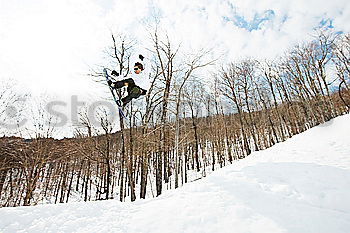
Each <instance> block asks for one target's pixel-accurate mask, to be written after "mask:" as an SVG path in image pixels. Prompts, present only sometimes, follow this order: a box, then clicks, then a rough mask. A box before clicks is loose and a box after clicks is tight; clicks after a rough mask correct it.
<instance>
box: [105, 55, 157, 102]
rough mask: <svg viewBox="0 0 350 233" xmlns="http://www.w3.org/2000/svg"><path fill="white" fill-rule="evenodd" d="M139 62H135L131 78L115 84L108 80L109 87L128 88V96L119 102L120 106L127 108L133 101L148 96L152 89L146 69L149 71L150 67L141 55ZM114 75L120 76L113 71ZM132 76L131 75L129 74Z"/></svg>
mask: <svg viewBox="0 0 350 233" xmlns="http://www.w3.org/2000/svg"><path fill="white" fill-rule="evenodd" d="M139 59H140V60H139V61H136V62H135V65H134V70H133V73H131V77H130V78H127V79H123V80H121V81H117V82H113V81H111V80H108V85H109V86H111V87H112V88H114V89H118V88H122V87H127V91H128V95H127V96H126V97H124V98H122V99H121V102H120V101H119V103H118V105H120V106H123V107H125V106H126V105H127V104H128V103H129V102H130V101H131V100H132V99H136V98H139V97H140V96H141V95H146V93H147V91H148V90H149V88H150V87H151V82H150V80H149V78H148V72H145V69H146V68H147V69H149V67H148V65H147V66H146V65H145V64H144V62H143V61H144V60H145V59H144V57H143V56H142V55H141V54H140V55H139ZM111 74H112V75H115V76H118V75H119V74H118V72H116V71H115V70H113V71H112V73H111ZM129 75H130V74H129Z"/></svg>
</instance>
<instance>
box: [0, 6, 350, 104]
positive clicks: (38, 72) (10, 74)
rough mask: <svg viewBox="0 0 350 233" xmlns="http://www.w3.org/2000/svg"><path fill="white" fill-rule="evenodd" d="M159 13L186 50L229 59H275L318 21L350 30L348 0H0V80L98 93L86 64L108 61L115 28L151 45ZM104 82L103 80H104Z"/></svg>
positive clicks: (35, 89) (32, 89) (44, 89)
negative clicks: (212, 51) (207, 49)
mask: <svg viewBox="0 0 350 233" xmlns="http://www.w3.org/2000/svg"><path fill="white" fill-rule="evenodd" d="M155 19H157V20H158V23H159V25H160V27H161V28H163V29H164V30H166V31H167V32H168V34H169V36H170V40H171V41H173V42H174V43H175V44H176V43H182V48H183V49H184V50H186V51H196V50H198V49H200V48H203V47H211V48H215V50H216V51H218V52H220V53H221V52H225V54H226V56H225V58H226V59H228V60H234V59H239V58H242V57H246V56H250V57H256V58H273V57H274V56H276V55H278V54H281V53H283V51H285V50H286V49H288V48H289V47H290V46H292V45H293V44H295V43H298V42H300V41H305V40H308V39H310V36H311V35H312V33H313V30H314V29H315V28H318V27H330V28H333V29H334V30H336V31H343V32H349V31H350V24H349V22H350V3H349V1H348V0H307V1H305V0H259V1H256V0H216V1H215V0H176V1H172V0H11V1H10V0H0V81H3V80H8V79H13V80H15V81H16V82H18V83H19V84H20V85H21V87H22V88H24V89H25V90H26V91H27V92H29V93H32V94H35V95H39V94H41V93H46V94H52V95H55V96H58V97H59V98H69V96H71V95H73V94H74V95H85V96H86V95H92V96H94V95H98V94H99V93H100V92H101V89H100V86H98V84H96V83H94V82H93V81H91V80H90V79H89V78H87V75H86V74H87V73H89V67H96V65H97V64H98V65H104V63H105V62H106V61H105V59H104V56H105V54H104V53H103V51H104V49H105V48H106V47H107V46H109V45H111V37H110V34H111V32H113V33H115V34H117V33H124V34H125V35H128V36H130V37H133V38H136V39H137V46H138V47H139V48H140V49H145V48H148V47H149V46H150V41H149V36H148V33H149V28H150V27H149V25H154V22H155ZM101 88H102V87H101Z"/></svg>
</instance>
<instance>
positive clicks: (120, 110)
mask: <svg viewBox="0 0 350 233" xmlns="http://www.w3.org/2000/svg"><path fill="white" fill-rule="evenodd" d="M103 73H104V76H105V78H106V82H107V85H108V81H109V80H110V78H109V74H108V71H107V69H106V68H104V69H103ZM108 87H109V90H110V91H111V93H112V96H113V99H114V102H115V103H116V105H117V106H118V111H119V116H122V117H123V118H125V119H127V118H126V116H125V114H124V112H123V109H122V106H121V105H120V100H119V101H118V99H117V97H116V96H115V93H114V90H113V88H112V87H111V86H109V85H108Z"/></svg>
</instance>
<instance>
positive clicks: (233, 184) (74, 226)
mask: <svg viewBox="0 0 350 233" xmlns="http://www.w3.org/2000/svg"><path fill="white" fill-rule="evenodd" d="M0 232H135V233H140V232H152V233H153V232H159V233H167V232H189V233H195V232H198V233H204V232H215V233H216V232H220V233H221V232H259V233H260V232H268V233H272V232H295V233H303V232H307V233H322V232H327V233H336V232H344V233H346V232H350V115H345V116H341V117H338V118H336V119H334V120H332V121H330V122H327V123H326V124H324V125H322V126H318V127H316V128H313V129H311V130H308V131H307V132H305V133H302V134H300V135H297V136H294V137H293V138H291V139H289V140H287V141H286V142H283V143H279V144H277V145H275V146H274V147H272V148H270V149H267V150H264V151H260V152H255V153H253V154H252V155H251V156H249V157H247V158H246V159H243V160H241V161H238V162H236V163H234V164H233V165H230V166H227V167H225V168H223V169H221V170H218V171H215V172H213V173H212V174H211V175H209V176H208V177H206V178H203V179H201V180H199V181H196V182H192V183H189V184H187V185H185V186H184V187H182V188H179V189H177V190H170V191H166V192H165V193H164V194H163V195H161V196H160V197H158V198H154V199H148V200H139V201H136V202H134V203H120V202H119V201H116V200H109V201H98V202H97V201H96V202H87V203H71V204H57V205H41V206H34V207H16V208H2V209H0Z"/></svg>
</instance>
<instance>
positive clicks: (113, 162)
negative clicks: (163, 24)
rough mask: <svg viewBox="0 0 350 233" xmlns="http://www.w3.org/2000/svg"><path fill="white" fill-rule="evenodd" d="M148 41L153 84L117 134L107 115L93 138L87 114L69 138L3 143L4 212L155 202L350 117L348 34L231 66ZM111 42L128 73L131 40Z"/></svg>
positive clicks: (156, 39)
mask: <svg viewBox="0 0 350 233" xmlns="http://www.w3.org/2000/svg"><path fill="white" fill-rule="evenodd" d="M150 39H151V41H152V44H153V47H152V48H149V50H150V51H151V52H152V54H153V57H152V72H151V74H150V79H151V80H152V87H151V89H150V91H148V92H147V95H146V96H145V97H144V98H143V99H142V100H138V101H135V102H133V103H131V104H129V106H128V107H126V108H125V109H124V112H126V113H127V119H124V118H123V117H120V121H118V124H119V125H118V127H119V129H120V130H119V131H117V132H115V131H113V125H112V124H113V123H112V122H109V120H108V113H106V112H103V111H102V112H101V113H100V115H99V116H100V117H99V124H100V126H101V127H102V129H103V131H102V133H101V132H100V133H98V134H97V133H96V132H95V131H94V127H92V125H91V122H90V119H89V116H88V114H86V113H84V112H81V113H80V119H79V120H80V127H81V129H80V130H77V131H76V136H75V137H73V138H69V139H63V140H56V139H52V138H50V134H41V133H40V134H37V135H36V137H34V138H32V139H23V138H20V137H7V136H6V134H4V135H5V136H3V137H2V138H0V206H2V207H4V206H20V205H35V204H38V203H65V202H69V201H77V200H81V201H93V200H107V199H118V200H120V201H125V200H127V199H129V200H131V201H134V200H136V199H138V198H147V197H155V196H159V195H161V194H162V193H163V192H164V190H166V189H172V188H178V187H180V186H183V185H184V184H185V183H188V182H191V181H194V180H196V179H199V178H201V177H204V176H206V175H207V174H208V173H210V172H211V171H213V170H215V169H217V168H221V167H223V166H226V165H228V164H232V163H234V161H235V160H238V159H243V158H245V157H246V156H249V155H250V154H251V153H252V152H254V151H258V150H263V149H266V148H268V147H271V146H273V145H274V144H276V143H279V142H282V141H285V140H286V139H288V138H290V137H292V136H293V135H296V134H298V133H301V132H303V131H305V130H307V129H309V128H311V127H314V126H316V125H319V124H322V123H324V122H326V121H329V120H331V119H332V118H334V117H336V116H339V115H342V114H345V113H349V111H350V107H349V106H350V35H349V34H333V33H326V32H320V33H319V34H318V35H317V37H315V39H314V40H312V41H311V42H308V43H304V44H300V45H297V46H295V47H293V48H292V49H290V50H289V51H286V53H285V54H284V55H283V56H281V57H279V58H278V59H276V60H274V61H259V60H254V59H251V58H246V59H243V60H240V61H233V62H231V63H228V64H219V60H217V59H213V58H211V57H210V56H209V55H210V52H211V51H210V50H201V51H198V52H196V53H193V54H184V53H183V52H182V51H181V46H180V45H176V44H173V42H172V41H171V38H169V37H167V36H165V35H161V34H160V33H159V32H158V31H155V32H153V33H152V34H151V36H150ZM111 41H112V43H111V44H112V46H111V48H110V49H108V55H109V58H110V63H112V64H114V65H115V67H113V69H115V70H117V71H118V72H119V73H120V74H121V76H122V77H124V76H125V75H126V74H127V73H128V71H129V65H130V56H131V52H132V46H133V44H134V43H133V42H132V41H128V39H127V38H125V37H123V36H115V35H112V39H111ZM213 66H215V67H216V72H215V73H213V72H205V71H206V69H207V68H212V67H213ZM328 70H330V72H329V71H328ZM91 76H92V77H94V78H97V79H99V78H100V79H101V80H102V79H103V74H102V73H101V72H100V73H99V72H94V73H93V74H92V75H91ZM205 80H207V81H205ZM209 80H211V81H209ZM1 93H2V92H1V91H0V94H1ZM118 95H121V93H118ZM5 98H6V96H5V95H0V103H1V104H2V105H3V103H6V102H7V101H13V100H14V99H15V97H13V96H11V99H5ZM0 114H1V111H0ZM0 117H1V115H0ZM39 131H40V130H39Z"/></svg>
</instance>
